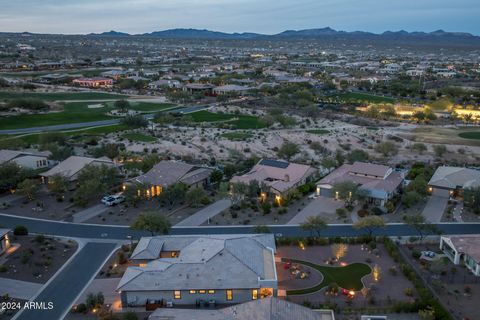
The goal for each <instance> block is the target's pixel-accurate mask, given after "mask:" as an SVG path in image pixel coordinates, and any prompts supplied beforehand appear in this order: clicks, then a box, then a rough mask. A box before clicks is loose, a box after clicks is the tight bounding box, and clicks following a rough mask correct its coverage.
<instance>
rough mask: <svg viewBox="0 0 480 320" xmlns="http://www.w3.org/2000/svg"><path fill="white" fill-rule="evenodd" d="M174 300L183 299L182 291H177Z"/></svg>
mask: <svg viewBox="0 0 480 320" xmlns="http://www.w3.org/2000/svg"><path fill="white" fill-rule="evenodd" d="M174 298H175V299H182V294H181V293H180V290H175V292H174Z"/></svg>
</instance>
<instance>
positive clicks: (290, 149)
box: [277, 141, 300, 160]
mask: <svg viewBox="0 0 480 320" xmlns="http://www.w3.org/2000/svg"><path fill="white" fill-rule="evenodd" d="M299 152H300V148H299V147H298V145H297V144H296V143H293V142H290V141H284V142H283V144H282V145H281V146H280V148H279V149H278V152H277V155H278V157H279V158H283V159H286V160H290V159H291V158H292V157H293V156H294V155H296V154H297V153H299Z"/></svg>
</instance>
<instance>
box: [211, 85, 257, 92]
mask: <svg viewBox="0 0 480 320" xmlns="http://www.w3.org/2000/svg"><path fill="white" fill-rule="evenodd" d="M251 89H252V88H250V87H247V86H239V85H235V84H227V85H224V86H218V87H215V88H213V93H215V94H229V93H234V94H245V93H247V92H248V91H249V90H251Z"/></svg>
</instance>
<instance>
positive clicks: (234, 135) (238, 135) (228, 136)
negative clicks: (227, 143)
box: [222, 132, 253, 140]
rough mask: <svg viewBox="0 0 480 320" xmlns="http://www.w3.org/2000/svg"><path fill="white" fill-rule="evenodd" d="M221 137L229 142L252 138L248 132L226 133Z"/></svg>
mask: <svg viewBox="0 0 480 320" xmlns="http://www.w3.org/2000/svg"><path fill="white" fill-rule="evenodd" d="M222 137H223V138H226V139H229V140H245V139H248V138H251V137H253V135H252V134H251V133H248V132H227V133H224V134H222Z"/></svg>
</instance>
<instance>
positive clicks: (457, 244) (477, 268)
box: [440, 235, 480, 276]
mask: <svg viewBox="0 0 480 320" xmlns="http://www.w3.org/2000/svg"><path fill="white" fill-rule="evenodd" d="M440 249H441V250H442V251H443V252H444V253H445V255H446V256H447V257H448V258H449V259H450V260H451V261H452V262H453V263H454V264H456V265H459V264H461V262H463V263H464V264H465V266H466V267H467V268H468V269H469V270H470V271H471V272H472V273H473V274H474V275H476V276H480V235H461V236H441V237H440Z"/></svg>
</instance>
